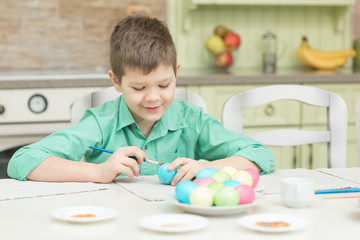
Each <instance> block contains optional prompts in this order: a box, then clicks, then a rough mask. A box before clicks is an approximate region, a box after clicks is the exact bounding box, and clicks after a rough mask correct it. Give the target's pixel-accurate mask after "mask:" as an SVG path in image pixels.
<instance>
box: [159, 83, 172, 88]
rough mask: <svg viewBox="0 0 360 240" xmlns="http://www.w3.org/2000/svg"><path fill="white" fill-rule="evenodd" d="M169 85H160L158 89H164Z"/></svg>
mask: <svg viewBox="0 0 360 240" xmlns="http://www.w3.org/2000/svg"><path fill="white" fill-rule="evenodd" d="M169 85H170V83H168V84H165V85H160V86H159V87H161V88H166V87H168V86H169Z"/></svg>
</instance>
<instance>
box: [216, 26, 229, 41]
mask: <svg viewBox="0 0 360 240" xmlns="http://www.w3.org/2000/svg"><path fill="white" fill-rule="evenodd" d="M229 32H230V30H229V29H228V28H226V27H225V26H223V25H218V26H216V28H215V30H214V34H215V35H218V36H220V37H221V38H224V37H225V36H226V34H228V33H229Z"/></svg>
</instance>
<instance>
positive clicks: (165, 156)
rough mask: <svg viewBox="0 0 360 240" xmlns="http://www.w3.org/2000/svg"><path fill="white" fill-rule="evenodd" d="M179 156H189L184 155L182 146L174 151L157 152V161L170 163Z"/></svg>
mask: <svg viewBox="0 0 360 240" xmlns="http://www.w3.org/2000/svg"><path fill="white" fill-rule="evenodd" d="M179 157H189V156H185V151H184V149H182V148H178V149H177V150H176V152H167V153H160V154H158V158H159V159H158V161H159V162H162V163H171V162H172V161H174V160H175V159H177V158H179Z"/></svg>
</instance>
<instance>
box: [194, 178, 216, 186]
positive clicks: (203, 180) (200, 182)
mask: <svg viewBox="0 0 360 240" xmlns="http://www.w3.org/2000/svg"><path fill="white" fill-rule="evenodd" d="M213 182H215V179H213V178H211V177H203V178H200V179H199V180H196V182H195V183H196V184H197V185H198V186H205V187H206V186H207V185H209V184H210V183H213Z"/></svg>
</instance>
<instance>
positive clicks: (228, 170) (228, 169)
mask: <svg viewBox="0 0 360 240" xmlns="http://www.w3.org/2000/svg"><path fill="white" fill-rule="evenodd" d="M221 171H223V172H226V173H228V174H229V175H230V176H231V177H232V176H233V175H234V173H236V172H237V169H236V168H234V167H232V166H226V167H224V168H223V169H222V170H221Z"/></svg>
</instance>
